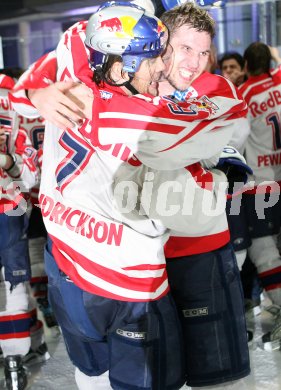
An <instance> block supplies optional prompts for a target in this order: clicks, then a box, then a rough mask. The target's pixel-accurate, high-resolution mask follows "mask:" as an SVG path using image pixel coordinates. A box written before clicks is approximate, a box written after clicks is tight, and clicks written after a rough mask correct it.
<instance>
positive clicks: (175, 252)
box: [165, 230, 230, 258]
mask: <svg viewBox="0 0 281 390" xmlns="http://www.w3.org/2000/svg"><path fill="white" fill-rule="evenodd" d="M229 241H230V234H229V230H225V231H223V232H220V233H216V234H211V235H209V236H203V237H170V238H169V240H168V242H167V243H166V245H165V256H166V258H175V257H183V256H191V255H197V254H200V253H206V252H211V251H214V250H216V249H219V248H221V247H223V246H224V245H226V244H227V243H228V242H229Z"/></svg>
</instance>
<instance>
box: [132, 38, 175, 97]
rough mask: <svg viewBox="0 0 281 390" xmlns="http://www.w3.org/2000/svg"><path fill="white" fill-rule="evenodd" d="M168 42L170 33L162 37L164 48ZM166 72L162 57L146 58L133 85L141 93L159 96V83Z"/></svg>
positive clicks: (136, 74)
mask: <svg viewBox="0 0 281 390" xmlns="http://www.w3.org/2000/svg"><path fill="white" fill-rule="evenodd" d="M167 40H168V33H167V32H166V33H165V34H164V36H163V37H162V45H163V46H165V44H166V43H167ZM164 70H165V64H164V62H163V58H162V56H161V55H159V56H158V57H155V58H146V59H144V60H143V61H142V62H141V64H140V67H139V69H138V71H137V72H136V73H135V75H134V78H133V80H132V82H131V84H132V85H133V86H134V87H135V88H136V90H137V91H138V92H139V93H142V94H143V93H148V94H151V95H153V96H157V95H158V86H159V81H160V79H161V78H163V71H164Z"/></svg>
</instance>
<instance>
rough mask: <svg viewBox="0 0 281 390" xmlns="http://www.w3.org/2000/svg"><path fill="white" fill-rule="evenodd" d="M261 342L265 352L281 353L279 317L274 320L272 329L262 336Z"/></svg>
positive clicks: (280, 322)
mask: <svg viewBox="0 0 281 390" xmlns="http://www.w3.org/2000/svg"><path fill="white" fill-rule="evenodd" d="M262 342H263V347H264V350H266V351H274V350H279V351H281V316H279V317H278V318H277V319H276V323H275V325H274V327H273V329H272V330H271V331H270V332H267V333H266V334H264V335H263V336H262Z"/></svg>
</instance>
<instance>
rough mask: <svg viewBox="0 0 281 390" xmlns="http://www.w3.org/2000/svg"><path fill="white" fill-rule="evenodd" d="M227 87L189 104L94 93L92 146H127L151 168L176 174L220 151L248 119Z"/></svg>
mask: <svg viewBox="0 0 281 390" xmlns="http://www.w3.org/2000/svg"><path fill="white" fill-rule="evenodd" d="M223 84H224V86H223V87H224V91H223V93H222V88H221V85H218V86H217V89H216V90H215V89H214V90H211V91H210V92H209V93H208V95H204V96H202V97H200V98H193V99H190V100H188V101H186V102H180V103H178V102H175V101H173V100H172V99H170V98H168V97H162V98H160V97H157V98H154V99H152V100H150V101H149V99H147V98H145V97H142V96H139V97H138V96H136V97H128V96H123V95H120V94H112V95H111V96H109V95H108V94H107V97H106V98H103V97H104V96H106V92H104V91H100V94H99V93H98V92H97V91H94V94H95V100H94V104H93V121H92V132H91V141H92V143H93V145H94V146H100V145H108V144H113V143H125V144H126V145H127V146H128V147H129V149H130V150H132V152H133V153H134V154H135V155H136V157H137V158H138V159H139V160H140V161H141V162H142V163H144V164H145V165H147V166H148V167H151V168H153V169H160V170H173V169H178V168H183V167H185V166H188V165H192V164H194V163H196V162H198V161H200V160H202V159H204V158H210V157H212V156H214V155H216V154H217V153H219V152H221V150H222V149H223V148H224V146H225V145H227V144H228V142H229V140H230V139H231V137H232V135H233V132H234V130H235V128H236V126H240V122H241V121H244V119H245V116H246V114H247V106H246V103H245V101H244V100H243V99H242V98H241V97H240V96H238V94H237V91H236V89H234V88H232V86H231V85H230V84H225V83H223Z"/></svg>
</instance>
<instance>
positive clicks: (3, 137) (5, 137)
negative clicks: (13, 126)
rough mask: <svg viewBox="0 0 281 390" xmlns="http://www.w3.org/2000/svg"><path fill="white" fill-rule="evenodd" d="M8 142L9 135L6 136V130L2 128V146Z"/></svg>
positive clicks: (0, 140) (0, 130)
mask: <svg viewBox="0 0 281 390" xmlns="http://www.w3.org/2000/svg"><path fill="white" fill-rule="evenodd" d="M6 140H7V135H6V134H5V129H4V128H3V127H0V146H2V145H4V144H5V143H6Z"/></svg>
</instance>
